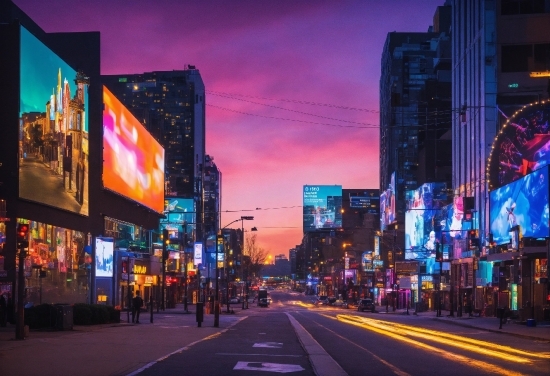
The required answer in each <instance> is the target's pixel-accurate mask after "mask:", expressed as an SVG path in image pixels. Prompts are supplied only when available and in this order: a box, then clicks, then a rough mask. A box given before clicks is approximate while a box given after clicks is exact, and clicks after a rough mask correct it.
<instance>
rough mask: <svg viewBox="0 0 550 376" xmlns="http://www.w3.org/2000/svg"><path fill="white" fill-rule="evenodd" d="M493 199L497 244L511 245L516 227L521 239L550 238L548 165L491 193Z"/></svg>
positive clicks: (492, 225) (492, 226)
mask: <svg viewBox="0 0 550 376" xmlns="http://www.w3.org/2000/svg"><path fill="white" fill-rule="evenodd" d="M489 199H490V214H489V220H490V222H491V233H492V234H493V241H494V242H495V243H497V244H505V243H510V242H511V241H512V234H511V231H513V230H514V227H516V226H519V233H520V235H521V236H525V237H531V238H546V237H548V236H549V232H548V166H546V167H544V168H541V169H539V170H537V171H535V172H532V173H530V174H528V175H526V176H525V177H523V178H521V179H519V180H516V181H515V182H513V183H510V184H508V185H505V186H503V187H500V188H498V189H495V190H494V191H491V193H490V195H489Z"/></svg>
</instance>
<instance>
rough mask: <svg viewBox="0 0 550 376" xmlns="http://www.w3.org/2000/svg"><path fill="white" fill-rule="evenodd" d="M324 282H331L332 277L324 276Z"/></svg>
mask: <svg viewBox="0 0 550 376" xmlns="http://www.w3.org/2000/svg"><path fill="white" fill-rule="evenodd" d="M323 279H324V280H325V281H332V277H331V276H325V277H324V278H323Z"/></svg>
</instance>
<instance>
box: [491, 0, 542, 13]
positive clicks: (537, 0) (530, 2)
mask: <svg viewBox="0 0 550 376" xmlns="http://www.w3.org/2000/svg"><path fill="white" fill-rule="evenodd" d="M500 13H501V14H502V15H504V16H509V15H514V14H536V13H550V1H548V0H502V1H501V3H500Z"/></svg>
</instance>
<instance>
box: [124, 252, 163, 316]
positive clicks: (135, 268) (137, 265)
mask: <svg viewBox="0 0 550 376" xmlns="http://www.w3.org/2000/svg"><path fill="white" fill-rule="evenodd" d="M115 260H116V264H117V270H118V272H117V273H116V276H117V277H116V282H115V283H116V286H117V291H116V298H115V304H116V305H117V306H120V308H121V309H126V308H128V306H129V305H130V304H131V303H130V302H131V297H132V296H135V294H136V292H137V291H139V292H140V295H141V297H142V298H143V300H144V301H145V302H146V303H147V304H149V302H150V300H151V299H152V300H153V302H154V303H156V302H160V281H161V278H162V277H161V275H162V263H161V260H160V259H159V258H158V257H155V256H150V255H149V254H137V253H132V252H126V251H115ZM128 291H130V294H129V295H128Z"/></svg>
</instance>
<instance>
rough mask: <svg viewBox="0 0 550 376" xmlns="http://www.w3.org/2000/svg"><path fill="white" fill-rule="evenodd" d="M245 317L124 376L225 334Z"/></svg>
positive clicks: (133, 373) (133, 374)
mask: <svg viewBox="0 0 550 376" xmlns="http://www.w3.org/2000/svg"><path fill="white" fill-rule="evenodd" d="M247 317H248V316H244V317H242V318H239V319H238V320H235V322H233V323H231V324H230V325H229V326H228V327H227V328H225V329H224V330H221V331H219V332H217V333H214V334H212V335H209V336H208V337H204V338H202V339H199V340H198V341H195V342H191V343H190V344H188V345H186V346H184V347H182V348H180V349H177V350H176V351H172V352H171V353H170V354H167V355H165V356H163V357H160V358H158V359H157V360H153V361H152V362H149V363H147V364H146V365H144V366H143V367H141V368H140V369H138V370H135V371H134V372H132V373H129V374H128V375H126V376H135V375H137V374H139V373H141V372H143V371H145V370H146V369H147V368H150V367H152V366H154V365H155V364H156V363H158V362H161V361H163V360H164V359H166V358H168V357H170V356H172V355H174V354H178V353H181V352H182V351H184V350H189V348H190V347H191V346H193V345H196V344H197V343H199V342H202V341H206V340H208V339H210V338H213V337H215V336H219V335H220V334H222V333H225V332H227V331H228V330H229V329H230V328H231V327H232V326H233V325H236V324H238V323H239V322H241V321H242V320H244V319H246V318H247Z"/></svg>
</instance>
